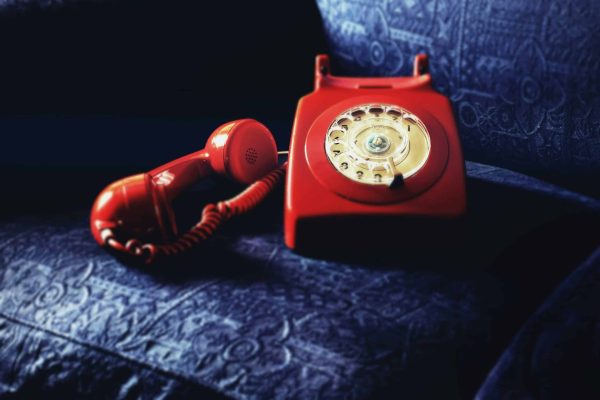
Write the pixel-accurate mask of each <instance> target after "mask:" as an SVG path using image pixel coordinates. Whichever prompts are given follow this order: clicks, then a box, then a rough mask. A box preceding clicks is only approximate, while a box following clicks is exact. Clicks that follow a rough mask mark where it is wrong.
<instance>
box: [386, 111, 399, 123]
mask: <svg viewBox="0 0 600 400" xmlns="http://www.w3.org/2000/svg"><path fill="white" fill-rule="evenodd" d="M387 114H388V115H389V116H391V117H392V119H393V120H394V121H396V120H397V119H398V118H400V117H401V116H402V113H401V112H400V111H398V110H394V109H390V110H388V111H387Z"/></svg>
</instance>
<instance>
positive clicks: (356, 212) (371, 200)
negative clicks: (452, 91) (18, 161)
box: [90, 54, 466, 263]
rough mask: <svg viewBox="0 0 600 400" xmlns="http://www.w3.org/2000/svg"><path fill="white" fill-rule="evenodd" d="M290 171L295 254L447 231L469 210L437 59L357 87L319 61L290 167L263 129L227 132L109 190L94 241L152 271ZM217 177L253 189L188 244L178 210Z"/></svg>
mask: <svg viewBox="0 0 600 400" xmlns="http://www.w3.org/2000/svg"><path fill="white" fill-rule="evenodd" d="M288 163H289V166H288ZM286 169H287V177H286V190H285V206H284V217H285V218H284V228H285V229H284V231H285V243H286V245H287V246H288V247H290V248H292V249H295V250H299V251H307V252H311V251H317V252H322V251H323V250H324V249H326V252H331V251H337V250H336V249H339V248H340V247H339V246H345V247H346V248H347V247H348V246H364V245H367V246H370V245H377V244H380V243H382V242H384V241H385V240H382V236H383V237H384V238H387V239H390V237H392V239H391V242H394V241H395V240H396V237H398V238H399V240H401V236H402V235H401V233H399V230H401V228H397V227H398V226H400V225H398V224H402V223H403V221H406V220H407V219H412V218H414V217H417V218H419V219H420V220H422V219H423V218H425V219H430V218H431V217H434V219H446V220H447V219H452V218H454V217H459V216H461V215H462V214H463V213H464V211H465V208H466V195H465V177H464V175H465V173H464V161H463V158H462V151H461V147H460V141H459V138H458V134H457V131H456V124H455V122H454V117H453V114H452V109H451V106H450V102H449V101H448V99H447V98H446V97H444V96H443V95H441V94H439V93H437V92H435V91H434V90H433V89H432V87H431V77H430V75H429V74H428V72H427V57H426V56H425V55H422V54H421V55H417V56H416V58H415V66H414V73H413V76H411V77H395V78H350V77H337V76H333V75H331V74H330V73H329V59H328V57H327V56H326V55H319V56H317V62H316V68H315V90H314V91H313V92H312V93H310V94H309V95H306V96H304V97H303V98H302V99H301V100H300V101H299V103H298V108H297V111H296V118H295V121H294V127H293V132H292V138H291V144H290V151H289V157H288V162H286V163H284V164H283V165H281V166H279V167H278V166H277V148H276V145H275V140H274V139H273V136H272V135H271V133H270V132H269V130H268V129H267V128H266V127H265V126H264V125H262V124H260V123H259V122H257V121H255V120H251V119H244V120H238V121H233V122H230V123H228V124H224V125H222V126H220V127H219V128H217V129H216V130H215V132H213V134H212V135H211V136H210V137H209V139H208V142H207V146H206V148H205V149H203V150H200V151H197V152H195V153H192V154H190V155H187V156H184V157H182V158H180V159H177V160H175V161H172V162H170V163H168V164H165V165H163V166H161V167H158V168H156V169H154V170H152V171H150V172H148V173H145V174H139V175H134V176H132V177H128V178H125V179H122V180H120V181H117V182H115V183H113V184H111V185H109V186H108V187H107V188H106V189H104V191H103V192H101V193H100V195H99V196H98V198H97V199H96V202H95V203H94V206H93V208H92V213H91V221H90V224H91V229H92V233H93V235H94V238H95V239H96V241H97V242H98V243H99V244H100V245H101V246H104V247H107V248H110V249H112V250H114V251H116V252H119V253H125V254H129V255H131V256H133V257H135V258H139V259H142V260H143V261H145V262H146V263H151V262H153V261H155V260H157V259H159V258H160V257H164V256H168V255H172V254H178V253H181V252H184V251H186V250H188V249H190V248H192V247H194V246H196V245H197V244H199V243H201V242H202V241H204V240H205V239H207V238H209V237H210V236H211V234H212V233H213V232H214V231H215V230H216V229H217V228H218V226H219V225H220V224H221V223H222V222H223V221H225V220H227V219H229V218H231V217H232V216H234V215H237V214H241V213H245V212H248V211H249V210H251V209H252V208H254V207H255V206H256V205H257V204H258V203H260V202H261V201H262V199H264V197H266V196H267V195H268V193H269V192H270V191H271V190H272V189H273V187H274V186H275V185H276V184H277V183H278V182H279V181H280V180H281V178H283V176H284V175H285V171H286ZM213 172H214V173H218V174H221V175H226V176H228V177H230V178H232V179H233V180H236V181H238V182H240V183H243V184H251V185H250V186H249V187H248V188H247V189H246V190H244V191H243V192H242V193H240V194H239V195H238V196H236V197H234V198H232V199H229V200H226V201H222V202H219V203H217V204H214V205H213V204H209V205H206V206H205V207H204V209H203V213H202V219H201V221H200V222H199V223H198V224H197V225H195V226H194V227H192V228H191V229H190V230H188V231H187V232H186V233H183V234H180V233H179V232H178V230H177V226H176V224H175V216H174V214H173V210H172V208H171V201H172V200H173V199H174V198H175V197H176V196H177V195H178V194H179V193H180V192H181V191H182V190H184V189H185V188H186V187H188V186H189V185H190V184H192V183H194V182H196V181H197V180H198V179H201V178H202V177H204V176H206V175H208V174H210V173H213ZM377 233H379V235H378V234H377ZM332 249H333V250H332Z"/></svg>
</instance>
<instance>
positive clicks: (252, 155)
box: [244, 147, 258, 164]
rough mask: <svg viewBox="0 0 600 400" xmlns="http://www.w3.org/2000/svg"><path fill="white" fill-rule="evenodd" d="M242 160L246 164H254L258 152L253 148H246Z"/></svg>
mask: <svg viewBox="0 0 600 400" xmlns="http://www.w3.org/2000/svg"><path fill="white" fill-rule="evenodd" d="M244 158H245V159H246V162H247V163H248V164H254V163H256V161H257V160H258V152H257V151H256V149H255V148H254V147H248V149H246V154H245V157H244Z"/></svg>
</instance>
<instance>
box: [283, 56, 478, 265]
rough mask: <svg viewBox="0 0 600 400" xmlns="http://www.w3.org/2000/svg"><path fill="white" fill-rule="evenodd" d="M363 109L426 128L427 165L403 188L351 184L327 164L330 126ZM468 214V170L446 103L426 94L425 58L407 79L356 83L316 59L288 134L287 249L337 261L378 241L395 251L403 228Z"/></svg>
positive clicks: (428, 82)
mask: <svg viewBox="0 0 600 400" xmlns="http://www.w3.org/2000/svg"><path fill="white" fill-rule="evenodd" d="M366 103H369V104H378V103H381V104H393V105H397V106H399V107H402V108H404V109H407V110H409V111H410V112H412V113H414V114H415V115H417V116H418V117H419V118H421V120H422V121H423V122H424V124H425V125H426V126H427V128H428V131H429V134H430V139H431V152H430V155H429V158H428V160H427V162H426V164H425V165H424V166H423V168H422V169H421V170H420V171H419V172H417V173H416V174H415V175H413V176H412V177H410V178H407V180H406V181H405V183H404V185H402V186H400V187H397V188H388V187H385V186H381V187H377V186H371V185H365V184H360V183H357V182H354V181H352V180H350V179H348V178H346V177H345V176H343V175H342V174H341V173H339V172H338V171H336V170H335V168H334V167H333V165H332V164H331V163H330V162H329V161H328V159H327V156H326V153H325V144H324V143H325V135H326V133H327V129H328V127H329V125H330V124H331V123H332V121H333V120H334V119H335V117H336V116H337V115H338V114H340V113H341V112H343V111H345V110H347V109H349V108H351V107H353V106H355V105H358V104H366ZM465 210H466V194H465V167H464V160H463V155H462V150H461V145H460V140H459V137H458V133H457V129H456V123H455V120H454V116H453V112H452V108H451V104H450V102H449V100H448V98H446V97H445V96H443V95H442V94H440V93H438V92H436V91H434V90H433V89H432V87H431V76H430V75H429V73H427V57H426V56H425V55H422V54H421V55H418V56H417V57H416V58H415V70H414V74H413V76H410V77H392V78H356V77H337V76H332V75H331V74H330V73H329V59H328V57H327V56H326V55H319V56H317V59H316V68H315V89H314V91H313V92H312V93H310V94H308V95H306V96H304V97H302V98H301V99H300V101H299V102H298V108H297V110H296V117H295V120H294V127H293V131H292V138H291V144H290V154H289V166H288V174H287V178H286V192H285V209H284V225H285V227H284V228H285V243H286V245H287V246H288V247H290V248H292V249H294V250H298V251H307V252H312V251H317V252H319V253H321V252H336V253H339V252H341V251H343V249H340V247H339V246H362V245H366V246H370V245H373V244H375V243H377V242H379V241H380V240H381V236H382V235H383V236H386V237H387V238H388V239H391V240H390V242H391V243H394V241H396V240H398V239H401V236H402V226H403V225H402V224H403V222H404V221H407V220H409V219H410V220H411V221H412V222H414V221H415V220H416V221H417V223H420V222H421V221H424V220H428V221H431V220H452V219H456V218H457V217H460V216H461V215H463V214H464V213H465ZM407 234H409V235H410V234H411V233H410V232H407ZM390 235H392V236H393V237H390ZM352 238H353V239H354V240H349V239H352Z"/></svg>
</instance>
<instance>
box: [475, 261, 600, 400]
mask: <svg viewBox="0 0 600 400" xmlns="http://www.w3.org/2000/svg"><path fill="white" fill-rule="evenodd" d="M599 289H600V250H598V251H596V252H595V253H594V254H593V255H592V256H591V257H590V258H589V259H588V260H587V261H586V262H585V263H584V264H583V265H581V267H579V268H578V269H577V271H575V272H574V273H573V274H572V275H571V276H569V277H568V278H567V279H565V281H564V282H563V283H562V284H561V286H560V287H559V288H558V289H557V290H556V292H555V293H554V294H553V295H552V296H551V297H550V298H549V299H548V300H547V301H546V302H545V303H544V305H543V306H542V307H541V308H540V309H539V310H538V311H537V312H536V313H535V314H534V315H533V316H532V317H531V318H530V320H529V321H528V322H527V323H526V324H525V326H524V327H523V328H522V329H521V330H520V332H519V333H518V335H517V336H516V337H515V339H514V341H513V343H512V344H511V345H510V347H509V348H508V349H507V350H506V352H505V353H504V354H503V355H502V358H501V359H500V361H499V362H498V364H497V365H496V367H495V368H494V369H493V370H492V372H491V373H490V375H489V377H488V379H487V380H486V382H485V384H484V385H483V387H482V388H481V390H480V391H479V393H478V396H477V397H478V398H480V399H507V398H518V399H539V398H543V399H566V398H579V399H583V398H589V399H592V398H593V399H597V398H599V397H600V382H599V380H598V376H600V330H599V327H600V290H599Z"/></svg>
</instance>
